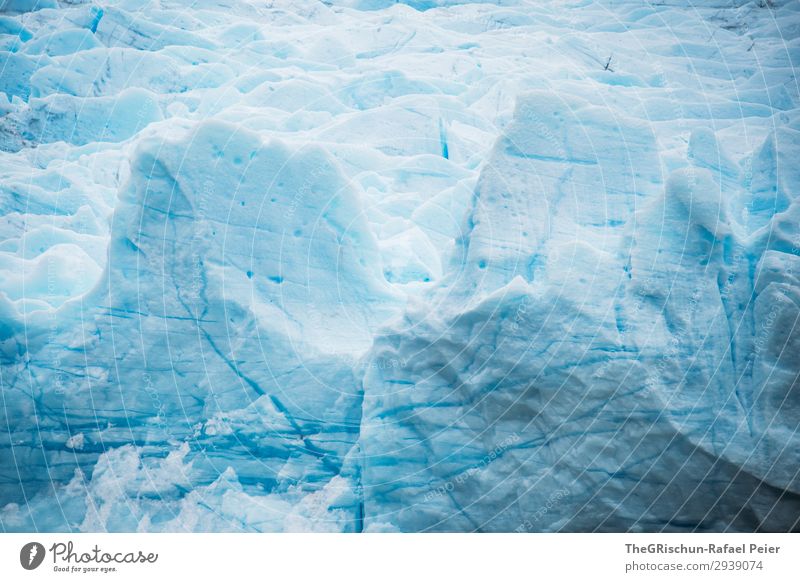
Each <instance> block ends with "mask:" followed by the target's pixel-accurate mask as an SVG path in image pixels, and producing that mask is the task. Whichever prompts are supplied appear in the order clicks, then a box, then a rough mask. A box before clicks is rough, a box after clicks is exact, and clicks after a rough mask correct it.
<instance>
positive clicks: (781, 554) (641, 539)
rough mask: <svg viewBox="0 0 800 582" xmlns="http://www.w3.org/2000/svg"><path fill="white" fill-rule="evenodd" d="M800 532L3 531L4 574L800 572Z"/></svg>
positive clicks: (755, 575)
mask: <svg viewBox="0 0 800 582" xmlns="http://www.w3.org/2000/svg"><path fill="white" fill-rule="evenodd" d="M798 550H800V537H798V536H793V535H791V534H653V535H648V534H475V535H467V534H364V535H342V534H338V535H335V534H3V535H0V580H3V581H17V580H31V581H33V580H67V579H69V580H109V581H115V582H122V581H124V580H136V581H140V580H175V581H178V580H215V581H217V580H224V581H226V582H233V581H239V580H247V581H250V580H300V581H303V582H306V581H313V580H325V581H328V580H347V581H348V582H353V581H360V580H364V581H370V582H374V581H381V582H382V581H385V580H390V581H391V580H398V581H400V580H409V581H411V580H424V581H427V580H442V581H445V580H446V581H448V582H451V581H462V580H463V581H473V580H474V581H479V580H481V581H482V580H492V581H494V580H501V581H506V580H531V581H533V580H562V579H564V580H591V581H595V580H645V579H658V580H770V581H780V580H787V581H788V580H791V581H793V582H794V581H795V580H797V579H798V562H799V561H800V558H798V556H799V555H800V552H798Z"/></svg>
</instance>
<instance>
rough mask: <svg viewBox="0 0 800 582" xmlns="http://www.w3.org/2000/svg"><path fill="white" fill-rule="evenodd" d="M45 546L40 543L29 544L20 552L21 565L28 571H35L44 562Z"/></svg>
mask: <svg viewBox="0 0 800 582" xmlns="http://www.w3.org/2000/svg"><path fill="white" fill-rule="evenodd" d="M44 554H45V551H44V546H43V545H42V544H40V543H39V542H29V543H27V544H25V545H24V546H22V549H21V550H20V551H19V563H20V564H22V567H23V568H25V569H26V570H35V569H36V568H38V567H39V566H41V565H42V562H43V561H44Z"/></svg>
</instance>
